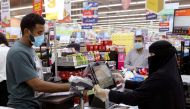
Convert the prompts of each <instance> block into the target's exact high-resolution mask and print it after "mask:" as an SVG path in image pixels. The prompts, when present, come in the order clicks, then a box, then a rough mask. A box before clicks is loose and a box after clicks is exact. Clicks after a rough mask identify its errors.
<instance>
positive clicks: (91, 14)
mask: <svg viewBox="0 0 190 109" xmlns="http://www.w3.org/2000/svg"><path fill="white" fill-rule="evenodd" d="M82 14H83V16H93V15H94V10H83V12H82Z"/></svg>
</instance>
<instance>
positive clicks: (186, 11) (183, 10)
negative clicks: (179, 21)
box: [175, 9, 190, 16]
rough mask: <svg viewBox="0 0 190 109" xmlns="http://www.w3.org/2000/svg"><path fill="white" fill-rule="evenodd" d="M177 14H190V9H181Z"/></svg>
mask: <svg viewBox="0 0 190 109" xmlns="http://www.w3.org/2000/svg"><path fill="white" fill-rule="evenodd" d="M175 16H190V9H180V10H177V11H176V12H175Z"/></svg>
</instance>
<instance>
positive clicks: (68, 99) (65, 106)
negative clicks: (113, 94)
mask: <svg viewBox="0 0 190 109" xmlns="http://www.w3.org/2000/svg"><path fill="white" fill-rule="evenodd" d="M182 80H183V84H184V89H185V96H186V101H187V107H190V75H182ZM120 91H123V88H121V89H120ZM76 96H77V95H74V94H69V95H57V96H43V97H41V98H39V101H40V102H41V103H42V109H80V106H75V105H74V97H76ZM114 108H117V109H138V107H129V106H119V105H113V106H112V107H110V108H109V109H114ZM84 109H101V108H94V107H84Z"/></svg>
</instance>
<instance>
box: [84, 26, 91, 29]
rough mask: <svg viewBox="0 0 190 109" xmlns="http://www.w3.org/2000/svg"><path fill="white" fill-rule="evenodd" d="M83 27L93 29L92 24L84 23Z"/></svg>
mask: <svg viewBox="0 0 190 109" xmlns="http://www.w3.org/2000/svg"><path fill="white" fill-rule="evenodd" d="M82 29H92V25H82Z"/></svg>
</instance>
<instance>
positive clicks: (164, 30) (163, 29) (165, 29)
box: [159, 28, 169, 32]
mask: <svg viewBox="0 0 190 109" xmlns="http://www.w3.org/2000/svg"><path fill="white" fill-rule="evenodd" d="M166 31H169V28H159V32H166Z"/></svg>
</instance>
